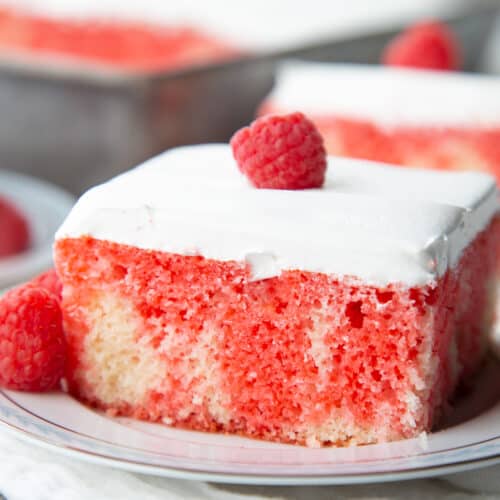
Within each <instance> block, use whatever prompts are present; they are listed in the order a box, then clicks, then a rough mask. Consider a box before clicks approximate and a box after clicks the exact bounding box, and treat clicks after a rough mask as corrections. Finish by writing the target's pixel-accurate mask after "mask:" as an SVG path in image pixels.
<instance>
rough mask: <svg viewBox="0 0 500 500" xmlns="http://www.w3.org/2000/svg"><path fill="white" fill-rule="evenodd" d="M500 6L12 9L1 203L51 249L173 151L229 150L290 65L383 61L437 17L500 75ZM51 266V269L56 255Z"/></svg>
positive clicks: (30, 4) (407, 0)
mask: <svg viewBox="0 0 500 500" xmlns="http://www.w3.org/2000/svg"><path fill="white" fill-rule="evenodd" d="M499 7H500V0H377V2H366V1H365V0H350V1H349V2H345V1H344V0H308V1H307V2H304V1H303V0H288V1H287V2H282V1H278V0H253V1H252V2H239V1H233V2H227V1H224V0H206V1H203V2H200V1H196V0H184V1H177V2H160V1H158V0H142V1H141V2H132V1H127V0H120V1H119V0H11V1H7V0H3V1H0V110H1V113H0V170H1V171H0V174H1V175H0V197H1V196H2V195H3V196H4V197H5V198H7V197H9V198H10V200H11V201H12V203H13V205H15V210H17V212H23V215H24V216H25V217H26V218H27V219H28V220H27V225H28V226H29V227H30V228H31V229H30V230H29V231H31V233H30V234H31V236H30V238H31V240H30V244H29V248H28V249H29V250H30V251H33V249H34V248H35V247H38V246H40V245H41V244H42V243H43V244H45V245H46V246H47V244H48V242H49V241H50V240H51V238H52V237H53V231H54V230H55V228H56V227H57V225H58V223H59V222H60V219H61V217H62V216H63V214H64V213H65V212H66V211H67V210H68V209H69V206H70V205H71V203H72V202H73V198H72V195H78V194H80V193H81V192H82V191H83V190H85V189H86V188H88V187H90V186H92V185H94V184H96V183H98V182H102V181H104V180H106V179H109V178H110V177H112V176H113V175H116V174H117V173H119V172H121V171H124V170H126V169H128V168H130V167H132V166H133V165H136V164H137V163H139V162H141V161H143V160H145V159H146V158H149V157H151V156H152V155H155V154H157V153H159V152H161V151H163V150H165V149H166V148H169V147H172V146H176V145H181V144H189V143H199V142H214V141H227V140H228V139H229V138H230V136H231V135H232V133H233V132H234V131H235V130H236V129H238V128H239V127H241V126H242V125H244V124H247V123H248V122H250V121H251V120H252V118H253V117H255V114H256V110H257V108H258V107H259V105H260V104H261V103H262V101H263V99H264V98H265V96H266V95H267V94H268V93H269V91H270V90H271V88H272V86H273V82H274V77H275V69H276V65H277V63H278V62H279V61H281V60H283V59H287V58H301V59H307V60H317V61H334V62H357V63H371V64H379V63H380V61H381V54H382V52H383V50H384V47H385V46H386V45H387V43H388V42H389V41H390V40H391V39H392V38H393V37H394V36H395V35H397V34H398V33H400V32H401V31H402V30H404V29H405V28H406V27H407V26H408V25H411V24H412V23H414V22H416V21H420V20H423V19H430V18H433V19H440V20H442V21H444V22H446V24H447V25H448V26H449V27H450V28H451V29H452V30H453V32H454V34H455V35H456V37H457V38H458V39H459V42H460V45H461V50H462V59H463V60H462V68H461V69H462V70H464V71H472V72H484V73H500V21H499V18H498V15H497V13H498V9H499ZM499 98H500V96H499ZM23 174H24V175H29V176H30V177H20V175H23ZM39 180H41V181H42V183H40V181H39ZM43 182H48V183H50V184H44V183H43ZM19 186H21V187H19ZM28 188H29V194H27V193H26V192H25V191H26V189H28ZM41 193H43V195H42V194H41ZM27 196H28V197H29V199H30V203H26V197H27ZM38 198H40V199H38ZM0 199H1V198H0ZM36 200H38V201H36ZM37 203H38V204H37ZM56 206H57V210H56ZM41 214H45V216H44V218H43V221H46V220H50V221H51V222H50V224H48V223H46V222H43V221H42V222H40V219H41V217H42V215H41ZM18 215H21V214H19V213H18ZM3 220H4V223H3V226H2V215H1V205H0V277H1V275H2V273H4V275H5V274H8V275H9V276H10V278H9V280H12V279H13V278H12V273H13V271H12V269H14V268H16V262H17V261H15V260H12V258H13V257H12V255H9V259H7V260H8V263H7V261H6V259H4V260H3V261H2V259H1V257H2V250H1V238H3V239H4V242H5V241H6V237H7V236H6V235H7V231H8V227H10V226H7V223H6V222H5V220H7V219H5V217H4V219H3ZM9 223H10V224H12V222H9ZM44 224H45V225H44ZM40 225H43V228H42V229H40ZM33 227H35V229H33ZM2 235H3V236H2ZM16 248H18V249H19V248H21V249H22V248H23V247H22V245H18V247H16ZM24 250H26V248H24ZM10 252H11V254H12V253H13V250H12V248H11V249H10ZM14 253H15V252H14ZM4 254H5V255H7V251H5V252H4ZM14 257H16V256H14ZM39 257H40V261H39V264H40V263H41V262H43V261H44V259H45V262H46V259H48V258H50V250H46V251H45V254H44V256H43V257H42V256H39ZM18 263H19V262H18ZM23 265H24V266H25V264H23ZM35 267H37V266H35ZM38 267H40V266H38ZM16 269H17V268H16ZM32 271H33V269H31V268H30V272H32ZM14 274H15V276H16V277H17V278H19V277H20V276H19V274H16V273H14ZM5 282H6V281H5ZM5 282H4V284H5ZM1 286H2V282H1V280H0V287H1Z"/></svg>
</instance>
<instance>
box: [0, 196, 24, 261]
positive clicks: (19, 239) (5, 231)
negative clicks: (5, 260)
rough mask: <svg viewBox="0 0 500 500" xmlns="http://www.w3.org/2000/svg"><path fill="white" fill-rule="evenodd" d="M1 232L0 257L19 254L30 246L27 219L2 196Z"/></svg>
mask: <svg viewBox="0 0 500 500" xmlns="http://www.w3.org/2000/svg"><path fill="white" fill-rule="evenodd" d="M0 234H1V237H0V257H7V256H8V255H15V254H18V253H20V252H22V251H24V250H26V249H27V248H28V246H29V230H28V223H27V221H26V219H25V218H24V217H23V216H22V215H21V213H20V212H19V211H18V210H17V208H16V207H14V206H13V205H12V204H11V203H9V202H8V201H7V200H6V199H4V198H0Z"/></svg>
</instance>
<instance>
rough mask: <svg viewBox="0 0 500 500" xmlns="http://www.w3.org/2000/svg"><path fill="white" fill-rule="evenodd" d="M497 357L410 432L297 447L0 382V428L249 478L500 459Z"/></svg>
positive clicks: (100, 452) (87, 449) (126, 460)
mask: <svg viewBox="0 0 500 500" xmlns="http://www.w3.org/2000/svg"><path fill="white" fill-rule="evenodd" d="M499 377H500V362H498V361H497V360H494V359H493V358H490V359H489V360H488V362H487V363H486V365H485V366H484V368H483V370H482V371H481V373H480V374H479V376H478V377H477V380H476V381H475V384H474V387H473V389H471V390H470V391H469V392H468V393H467V395H465V396H463V397H462V398H461V399H460V400H459V401H458V402H457V404H456V406H455V409H454V411H453V412H452V414H451V415H450V417H449V418H448V421H447V422H446V423H445V425H444V426H443V427H442V428H441V429H440V430H438V431H436V432H433V433H431V434H428V435H421V436H420V437H419V438H417V439H410V440H406V441H399V442H393V443H388V444H377V445H368V446H361V447H351V448H320V449H314V448H304V447H301V446H291V445H281V444H276V443H267V442H264V441H256V440H251V439H246V438H241V437H237V436H229V435H221V434H208V433H200V432H192V431H187V430H181V429H174V428H169V427H168V426H166V425H160V424H152V423H146V422H140V421H134V420H131V419H125V418H118V417H115V418H112V417H108V416H106V415H104V414H101V413H98V412H95V411H93V410H91V409H89V408H87V407H86V406H84V405H82V404H80V403H79V402H78V401H76V400H75V399H73V398H72V397H70V396H69V395H67V394H65V393H62V392H61V393H56V392H55V393H51V394H31V393H22V392H14V391H6V390H4V391H0V423H1V424H2V429H3V430H5V431H10V432H12V433H14V434H15V435H17V436H18V437H19V438H21V439H24V440H27V441H30V442H32V443H34V444H37V445H40V446H42V447H44V448H47V449H49V450H53V451H54V452H59V453H62V454H65V455H68V456H71V457H74V458H78V459H82V460H86V461H88V462H92V463H95V464H102V465H108V466H112V467H115V468H121V469H124V470H128V471H133V472H139V473H145V474H153V475H158V476H166V477H175V478H183V479H196V480H207V481H218V482H226V483H242V484H243V483H246V484H281V485H298V484H310V485H320V484H354V483H368V482H382V481H396V480H402V479H414V478H422V477H431V476H439V475H443V474H449V473H453V472H461V471H466V470H472V469H474V468H479V467H485V466H488V465H494V464H497V463H500V385H499V384H498V380H499Z"/></svg>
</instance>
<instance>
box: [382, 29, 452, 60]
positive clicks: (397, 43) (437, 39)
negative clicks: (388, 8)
mask: <svg viewBox="0 0 500 500" xmlns="http://www.w3.org/2000/svg"><path fill="white" fill-rule="evenodd" d="M383 62H384V64H388V65H389V66H408V67H411V68H422V69H434V70H456V69H458V67H459V65H460V48H459V43H458V40H457V39H456V37H455V35H454V34H453V32H452V31H451V30H450V29H449V28H448V27H447V26H446V25H445V24H442V23H440V22H437V21H427V22H422V23H418V24H415V25H413V26H411V27H410V28H408V29H407V30H405V31H403V33H401V34H400V35H398V36H397V37H396V38H394V40H392V42H390V43H389V45H388V46H387V47H386V49H385V52H384V55H383Z"/></svg>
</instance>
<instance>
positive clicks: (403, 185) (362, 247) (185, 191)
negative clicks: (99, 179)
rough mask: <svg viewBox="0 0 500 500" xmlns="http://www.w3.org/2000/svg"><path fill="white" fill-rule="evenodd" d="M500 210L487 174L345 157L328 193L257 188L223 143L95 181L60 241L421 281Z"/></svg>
mask: <svg viewBox="0 0 500 500" xmlns="http://www.w3.org/2000/svg"><path fill="white" fill-rule="evenodd" d="M437 200H439V201H440V202H441V203H437ZM445 203H446V204H445ZM497 208H498V202H497V191H496V185H495V181H494V180H493V179H492V178H491V177H490V176H488V175H485V174H478V173H471V172H463V173H443V172H434V171H427V170H417V169H400V168H397V167H390V166H385V165H380V164H376V163H371V162H366V161H359V160H350V159H341V158H334V157H330V158H329V168H328V172H327V179H326V182H325V186H324V187H323V188H322V189H314V190H304V191H283V190H281V191H280V190H268V189H255V188H253V187H251V186H250V185H249V184H248V182H247V181H246V178H245V177H243V176H242V175H241V174H240V172H239V171H238V168H237V166H236V163H235V161H234V159H233V157H232V154H231V150H230V148H229V146H228V145H222V144H212V145H200V146H187V147H182V148H177V149H173V150H170V151H168V152H166V153H163V154H162V155H160V156H158V157H156V158H153V159H152V160H149V161H148V162H146V163H145V164H143V165H142V166H140V167H138V168H136V169H134V170H131V171H129V172H127V173H125V174H123V175H121V176H119V177H116V178H115V179H113V180H111V181H109V182H107V183H105V184H103V185H101V186H98V187H96V188H93V189H91V190H90V191H88V192H87V193H86V194H84V195H83V196H82V198H81V199H80V200H79V201H78V203H77V204H76V206H75V207H74V208H73V210H72V212H71V213H70V215H69V216H68V218H67V220H66V221H65V222H64V224H63V226H62V227H61V228H60V229H59V231H58V233H57V235H56V238H57V239H62V238H70V237H73V238H74V237H79V236H84V235H89V236H92V237H94V238H97V239H102V240H109V241H114V242H117V243H122V244H127V245H133V246H136V247H139V248H144V249H154V250H161V251H166V252H173V253H178V254H184V255H193V254H199V255H203V256H204V257H207V258H211V259H219V260H224V261H227V260H237V261H246V262H247V264H249V265H250V268H251V270H252V273H253V278H254V279H263V278H268V277H271V276H274V275H278V274H279V272H280V270H282V269H302V270H309V271H317V272H323V273H333V274H337V275H342V276H345V275H352V276H356V277H358V278H360V279H362V280H364V281H365V282H368V283H371V284H378V285H384V284H387V283H391V282H400V283H404V284H408V285H420V284H424V283H427V282H429V281H432V280H433V279H434V278H435V277H436V276H439V275H441V274H442V273H443V272H444V271H445V270H446V269H447V268H448V267H449V266H451V265H453V264H454V263H455V262H456V261H457V259H458V258H459V256H460V253H461V252H462V250H463V249H464V248H465V247H466V246H467V245H468V244H469V242H470V241H471V240H472V239H473V238H474V236H475V235H476V234H477V233H478V231H480V230H481V229H483V228H484V227H485V226H486V225H487V223H488V222H489V221H490V219H491V217H492V216H493V214H494V213H495V212H496V211H497Z"/></svg>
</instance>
